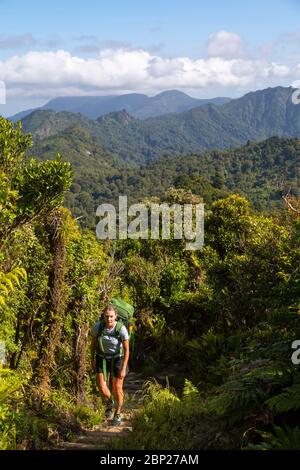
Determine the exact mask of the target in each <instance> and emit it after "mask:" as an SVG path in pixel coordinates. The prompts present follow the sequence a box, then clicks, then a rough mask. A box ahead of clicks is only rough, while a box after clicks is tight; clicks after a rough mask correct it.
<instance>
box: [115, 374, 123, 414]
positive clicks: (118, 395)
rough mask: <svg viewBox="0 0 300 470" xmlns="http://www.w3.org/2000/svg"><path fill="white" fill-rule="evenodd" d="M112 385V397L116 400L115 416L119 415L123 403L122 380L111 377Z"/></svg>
mask: <svg viewBox="0 0 300 470" xmlns="http://www.w3.org/2000/svg"><path fill="white" fill-rule="evenodd" d="M112 383H113V391H114V397H115V400H116V411H115V414H120V413H121V409H122V406H123V402H124V392H123V383H124V379H119V378H118V377H113V379H112Z"/></svg>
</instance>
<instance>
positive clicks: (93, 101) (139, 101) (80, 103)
mask: <svg viewBox="0 0 300 470" xmlns="http://www.w3.org/2000/svg"><path fill="white" fill-rule="evenodd" d="M229 101H230V98H222V97H218V98H211V99H198V98H192V97H190V96H188V95H187V94H185V93H183V92H181V91H177V90H167V91H164V92H162V93H159V94H158V95H155V96H151V97H149V96H147V95H143V94H141V93H129V94H126V95H111V96H68V97H58V98H54V99H52V100H50V101H49V102H48V103H46V104H45V105H44V106H42V107H40V108H38V109H40V110H42V109H43V110H44V109H47V110H52V111H56V112H61V111H69V112H72V113H81V114H83V115H84V116H86V117H88V118H90V119H96V118H98V117H100V116H103V115H104V114H108V113H111V112H114V111H121V110H122V109H125V110H126V111H127V112H128V113H130V114H132V116H134V117H136V118H139V119H147V118H148V117H155V116H161V115H163V114H169V113H181V112H183V111H187V110H189V109H192V108H195V107H197V106H202V105H203V104H206V103H213V104H215V105H222V104H224V103H227V102H229ZM32 111H34V109H29V110H27V111H22V112H20V113H18V114H15V115H14V116H11V118H10V119H11V120H12V121H17V120H19V119H22V118H24V117H25V116H27V115H28V114H30V113H31V112H32Z"/></svg>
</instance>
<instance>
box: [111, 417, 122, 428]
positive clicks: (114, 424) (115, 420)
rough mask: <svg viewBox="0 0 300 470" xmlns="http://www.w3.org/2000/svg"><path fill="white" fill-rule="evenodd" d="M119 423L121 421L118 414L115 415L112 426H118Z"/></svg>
mask: <svg viewBox="0 0 300 470" xmlns="http://www.w3.org/2000/svg"><path fill="white" fill-rule="evenodd" d="M121 423H122V418H121V415H120V414H117V415H115V416H114V419H113V422H112V424H113V426H120V424H121Z"/></svg>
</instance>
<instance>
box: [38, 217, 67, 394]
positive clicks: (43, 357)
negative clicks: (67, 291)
mask: <svg viewBox="0 0 300 470" xmlns="http://www.w3.org/2000/svg"><path fill="white" fill-rule="evenodd" d="M64 217H65V216H64V213H63V212H61V211H59V210H57V211H56V212H54V213H53V214H51V215H50V216H49V218H48V220H47V222H46V226H45V228H46V231H47V233H48V239H49V244H50V251H51V253H52V266H51V268H50V272H49V291H48V296H47V300H46V308H47V311H48V312H49V315H48V318H47V320H46V322H45V327H47V329H46V331H45V333H44V335H43V337H42V339H41V344H40V348H39V355H38V358H37V361H36V364H35V367H34V374H33V379H34V382H35V383H36V384H37V385H38V387H39V388H40V390H41V391H47V390H49V388H50V379H49V374H50V369H51V366H52V365H53V363H54V358H55V351H56V348H57V345H58V342H59V338H60V334H61V329H62V323H63V314H64V306H65V302H64V300H65V299H64V275H65V262H66V246H65V241H64V238H63V236H62V235H61V233H60V228H61V226H62V224H63V222H64Z"/></svg>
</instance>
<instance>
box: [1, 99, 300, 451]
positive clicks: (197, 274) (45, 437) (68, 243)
mask: <svg viewBox="0 0 300 470" xmlns="http://www.w3.org/2000/svg"><path fill="white" fill-rule="evenodd" d="M229 104H230V103H229ZM68 132H69V133H70V134H69V136H68V135H67V137H63V136H62V135H57V136H52V137H48V139H49V140H48V141H47V143H48V145H52V147H51V151H56V152H59V153H61V154H62V155H63V157H61V156H59V155H58V156H57V157H56V158H55V159H51V160H50V159H48V158H49V156H48V154H47V151H46V149H45V148H43V147H41V146H40V147H39V145H45V143H46V141H42V140H41V141H40V143H35V148H33V150H34V152H31V147H30V146H31V137H30V136H29V135H27V134H24V133H23V131H22V128H21V126H20V125H16V126H14V125H13V123H12V122H10V121H8V120H5V119H3V118H0V170H1V172H0V178H1V191H0V207H1V211H0V218H1V222H0V263H1V265H0V342H1V345H2V349H1V351H2V352H4V354H2V357H1V359H2V363H3V364H2V367H1V368H0V448H1V449H50V448H57V447H58V446H59V442H60V441H62V440H71V439H73V438H74V435H76V434H77V433H78V432H80V430H81V429H82V428H83V427H85V428H86V427H90V428H91V427H92V426H93V425H96V424H97V423H101V422H103V420H104V408H103V404H102V402H101V399H100V397H99V393H98V392H97V390H96V385H95V380H94V374H93V373H92V371H91V370H90V367H89V364H90V360H89V347H88V344H89V336H88V332H89V329H90V326H91V324H93V323H94V322H95V320H96V319H97V318H98V316H99V314H100V312H101V310H102V308H103V306H104V299H105V296H106V295H108V296H114V295H118V296H120V297H122V298H123V299H125V300H127V301H128V302H129V303H131V304H133V305H134V307H135V311H136V319H135V328H134V348H133V350H132V357H131V365H130V367H131V368H132V370H135V371H139V372H140V373H141V374H143V376H144V378H145V385H144V388H143V402H142V405H141V407H140V408H139V409H138V410H137V411H136V413H135V415H134V417H133V421H132V432H131V433H129V434H128V436H127V437H126V438H125V437H124V438H122V439H119V440H116V441H115V442H114V444H113V445H114V447H115V448H117V449H181V450H183V449H299V448H300V429H299V427H298V423H299V413H300V399H299V389H300V369H299V367H300V365H298V364H297V363H298V358H297V354H296V359H297V360H294V361H292V357H294V356H295V351H294V350H293V348H292V344H293V341H294V340H300V321H299V318H300V317H299V313H300V272H299V266H300V246H299V239H300V203H299V141H298V140H296V139H292V138H288V139H280V138H277V137H276V138H273V139H269V140H267V141H264V142H261V143H251V142H249V143H248V145H246V146H244V147H241V148H237V149H230V150H222V151H209V152H205V153H202V154H201V155H187V156H186V157H185V158H181V159H179V158H177V157H174V156H169V157H166V160H159V161H157V162H152V163H149V164H148V163H147V165H149V166H147V167H144V166H143V167H141V168H135V167H133V166H132V167H131V166H129V165H128V162H127V163H126V162H124V161H121V160H120V159H118V157H116V156H114V155H112V154H110V153H109V152H108V151H107V150H105V149H104V147H101V146H100V144H99V142H98V141H96V140H95V141H91V139H90V136H89V135H87V134H85V133H84V132H83V131H82V132H81V131H80V130H78V129H77V130H76V129H75V131H74V128H73V133H72V129H71V130H70V129H69V131H68ZM75 135H76V137H75ZM73 138H76V139H77V141H76V145H75V144H74V145H73V147H74V148H76V149H77V150H73V153H72V154H71V153H68V154H66V155H64V150H65V146H68V144H67V142H68V139H73ZM51 139H53V140H51ZM64 139H65V140H64ZM86 139H87V140H88V142H89V147H86V145H87V141H86ZM80 146H81V147H80ZM66 148H68V149H69V150H70V147H66ZM78 149H80V150H78ZM83 150H85V152H90V154H87V153H86V155H87V159H88V158H90V159H91V160H90V162H89V165H86V166H84V165H81V166H80V165H76V161H78V159H80V158H81V157H82V155H83ZM39 152H41V154H39ZM31 155H33V157H31ZM105 155H106V156H107V155H109V156H110V158H109V159H108V160H107V158H106V157H105ZM98 156H99V158H100V157H101V156H102V157H101V158H102V160H99V159H98ZM68 158H69V160H70V162H71V163H70V162H69V161H66V160H68ZM96 160H97V162H96ZM97 165H98V166H97ZM105 165H106V166H105ZM93 168H94V169H93ZM297 168H298V169H297ZM101 172H102V180H101V184H100V183H99V181H100V180H99V179H98V175H100V173H101ZM118 174H119V177H117V175H118ZM93 178H94V179H93ZM276 181H279V183H280V184H279V183H278V185H277V187H276ZM102 183H103V184H102ZM76 185H77V186H76ZM93 185H95V186H94V188H95V190H94V189H93V190H92V188H93ZM96 185H98V191H99V192H98V193H97V194H96ZM131 188H132V189H131ZM70 189H71V191H70ZM150 189H155V191H154V192H151V191H150ZM101 191H103V194H101ZM123 191H124V192H126V193H128V194H129V195H131V194H132V198H133V199H134V197H136V198H140V197H141V195H142V194H143V195H144V196H145V197H146V198H147V200H148V201H149V198H151V196H152V197H154V196H155V197H158V198H159V199H160V200H161V201H166V202H168V203H172V202H179V203H185V202H191V201H193V202H197V201H198V202H201V201H203V199H204V202H207V209H206V211H205V243H204V247H203V248H202V249H201V250H198V251H188V250H184V249H183V248H184V243H185V242H184V240H174V239H171V240H132V239H127V240H122V241H121V240H118V241H111V240H105V241H99V240H98V239H97V238H96V234H95V230H94V228H93V230H91V227H92V225H93V224H92V214H93V210H94V207H95V204H97V203H98V202H99V201H100V199H101V198H102V199H104V198H106V199H107V200H111V201H114V200H116V197H117V194H118V193H121V192H123ZM143 191H144V192H143ZM276 191H277V192H276ZM280 191H281V193H280ZM84 194H85V195H86V196H85V197H86V200H84ZM88 196H89V197H90V198H91V200H90V201H88ZM282 196H283V197H284V199H283V198H282ZM66 198H67V199H66ZM80 198H81V199H80ZM80 200H81V205H80ZM273 201H276V205H273V204H272V202H273ZM253 203H254V205H253ZM66 205H67V206H69V208H70V209H71V210H70V209H69V208H68V207H65V206H66ZM87 208H90V209H87ZM75 209H76V210H75ZM83 209H84V210H85V211H86V216H87V217H90V218H89V220H88V223H85V224H82V225H83V226H80V225H79V223H80V221H81V219H80V220H76V217H79V214H80V211H82V210H83ZM260 209H263V211H261V210H260ZM275 209H276V210H275ZM94 227H95V225H94ZM4 349H5V351H4ZM293 354H294V356H293ZM171 371H173V375H172V374H171ZM174 371H175V373H174ZM161 374H165V375H166V376H167V377H168V375H170V379H169V380H167V384H164V383H161V381H160V380H158V379H155V378H156V377H158V376H161ZM171 377H173V379H171Z"/></svg>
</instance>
